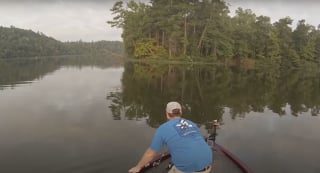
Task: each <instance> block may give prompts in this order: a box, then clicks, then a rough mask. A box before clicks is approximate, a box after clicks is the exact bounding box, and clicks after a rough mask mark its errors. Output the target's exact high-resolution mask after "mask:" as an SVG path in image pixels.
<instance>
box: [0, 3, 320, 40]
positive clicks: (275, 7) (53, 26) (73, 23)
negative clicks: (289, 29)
mask: <svg viewBox="0 0 320 173" xmlns="http://www.w3.org/2000/svg"><path fill="white" fill-rule="evenodd" d="M145 1H148V0H145ZM114 2H115V0H110V1H108V0H0V26H6V27H9V26H11V25H12V26H15V27H18V28H23V29H31V30H33V31H35V32H37V31H40V32H42V33H44V34H45V35H48V36H51V37H53V38H55V39H57V40H60V41H77V40H83V41H97V40H120V41H121V40H122V39H121V30H120V29H116V28H111V27H110V26H109V25H108V24H107V23H106V21H108V20H111V19H112V16H111V12H110V10H109V9H110V8H111V7H112V5H113V3H114ZM227 2H228V3H229V4H230V6H229V8H230V11H231V15H232V14H234V11H235V9H237V8H238V7H243V8H244V9H247V8H250V9H252V11H253V12H254V13H255V14H257V15H265V16H269V17H271V19H272V22H275V21H277V20H278V19H280V18H283V17H286V16H290V17H291V18H292V19H294V22H295V23H296V22H297V21H298V20H300V19H306V22H307V23H308V24H311V25H313V26H318V25H319V24H320V17H319V10H320V0H319V1H317V0H301V1H299V0H269V1H267V0H227Z"/></svg>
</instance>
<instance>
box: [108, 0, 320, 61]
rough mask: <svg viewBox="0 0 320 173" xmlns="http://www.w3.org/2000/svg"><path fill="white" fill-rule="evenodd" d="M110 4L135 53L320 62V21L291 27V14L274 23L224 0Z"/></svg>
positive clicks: (128, 49) (139, 55)
mask: <svg viewBox="0 0 320 173" xmlns="http://www.w3.org/2000/svg"><path fill="white" fill-rule="evenodd" d="M110 10H111V11H112V13H113V15H114V18H113V20H111V21H108V23H109V24H110V25H111V26H113V27H118V28H121V29H122V30H123V33H122V37H123V41H124V46H125V50H126V52H127V54H128V55H130V56H134V57H136V58H148V57H153V58H155V57H162V58H163V57H167V58H171V59H173V58H177V57H181V58H183V59H191V60H192V59H196V57H197V58H199V57H200V58H201V59H204V60H210V61H217V60H219V61H224V62H226V61H230V60H239V61H241V60H246V59H247V60H253V61H257V60H259V61H260V60H261V61H265V62H271V63H277V64H281V65H285V66H299V65H301V64H304V63H308V62H311V63H320V30H319V27H317V28H316V27H314V26H312V25H309V24H307V23H306V21H305V20H300V21H298V24H297V26H296V28H294V29H293V28H292V24H293V20H292V19H291V18H290V17H284V18H281V19H279V20H278V21H276V22H274V23H271V19H270V17H268V16H262V15H261V16H257V15H256V14H254V13H253V12H252V10H250V9H242V8H238V9H237V10H236V12H235V15H234V16H231V15H229V13H230V11H229V8H228V5H227V4H226V2H225V1H223V0H201V1H200V0H174V1H173V0H151V1H150V3H143V2H135V1H133V0H131V1H129V2H127V3H124V2H123V1H117V2H115V4H114V6H113V8H112V9H110ZM319 26H320V25H319Z"/></svg>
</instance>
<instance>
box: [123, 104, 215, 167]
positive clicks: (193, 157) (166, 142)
mask: <svg viewBox="0 0 320 173" xmlns="http://www.w3.org/2000/svg"><path fill="white" fill-rule="evenodd" d="M166 116H167V119H168V121H167V122H166V123H164V124H162V125H161V126H160V127H159V128H158V129H157V131H156V133H155V135H154V137H153V140H152V142H151V145H150V147H149V148H148V149H147V150H146V151H145V153H144V155H143V157H142V158H141V160H140V161H139V163H138V164H137V165H136V166H135V167H133V168H131V169H130V170H129V173H135V172H139V171H140V169H141V168H142V167H143V166H144V165H145V164H147V163H148V162H149V161H151V160H152V159H153V158H154V157H155V156H157V155H158V153H159V152H160V151H161V149H162V148H163V146H167V148H168V150H169V153H170V154H171V160H172V162H173V164H174V166H173V167H172V168H171V169H170V170H169V173H184V172H185V173H191V172H201V173H208V172H210V171H211V165H212V163H213V158H212V150H211V148H210V146H209V145H208V144H207V143H206V142H205V140H204V139H203V136H202V134H201V132H200V130H199V128H198V127H197V125H196V124H195V123H193V122H192V121H190V120H187V119H184V118H182V109H181V105H180V104H179V103H178V102H169V103H168V104H167V107H166Z"/></svg>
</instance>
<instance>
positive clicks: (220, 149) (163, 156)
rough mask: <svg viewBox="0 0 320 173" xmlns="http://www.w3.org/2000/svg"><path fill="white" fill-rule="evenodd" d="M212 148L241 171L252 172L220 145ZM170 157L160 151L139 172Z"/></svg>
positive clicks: (244, 172)
mask: <svg viewBox="0 0 320 173" xmlns="http://www.w3.org/2000/svg"><path fill="white" fill-rule="evenodd" d="M211 147H212V149H213V150H216V151H217V150H219V151H221V153H223V154H224V155H225V156H226V157H227V158H229V159H230V160H231V161H232V162H233V163H234V164H236V166H237V167H238V168H239V169H241V170H242V172H243V173H253V171H252V170H251V169H250V168H249V167H248V166H247V165H246V164H245V163H244V162H243V161H241V160H240V159H239V158H238V157H237V156H236V155H234V154H232V153H231V152H230V151H228V150H227V149H225V148H224V147H222V146H221V145H219V144H217V143H214V144H212V145H211ZM170 157H171V155H170V153H169V152H165V153H162V154H160V155H158V156H157V157H156V158H154V159H153V160H151V161H150V162H149V163H147V164H146V165H144V166H143V167H142V169H141V170H140V172H139V173H143V172H145V171H147V170H149V169H151V168H154V167H157V166H158V165H160V164H161V162H163V161H165V160H167V159H169V158H170Z"/></svg>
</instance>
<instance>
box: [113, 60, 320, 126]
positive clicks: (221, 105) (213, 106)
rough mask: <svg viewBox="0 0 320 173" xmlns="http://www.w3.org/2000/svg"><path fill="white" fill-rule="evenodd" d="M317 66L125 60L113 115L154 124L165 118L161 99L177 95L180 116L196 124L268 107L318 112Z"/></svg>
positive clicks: (288, 111)
mask: <svg viewBox="0 0 320 173" xmlns="http://www.w3.org/2000/svg"><path fill="white" fill-rule="evenodd" d="M319 76H320V73H319V71H311V70H309V71H307V70H296V71H283V70H280V69H276V68H265V69H243V68H227V67H216V66H212V65H183V64H177V65H172V64H154V63H153V64H149V63H127V64H125V70H124V73H123V76H122V87H123V88H122V89H121V90H118V91H116V92H111V93H109V94H108V96H107V99H108V100H111V101H112V104H111V105H110V109H111V111H112V113H113V117H114V119H115V120H120V119H124V118H125V119H142V118H147V123H148V124H149V125H150V126H152V127H157V126H158V125H159V124H161V123H163V122H164V121H165V116H159V115H163V114H164V107H165V104H166V103H167V102H168V101H170V100H177V101H180V102H181V103H182V104H183V108H184V115H185V116H186V117H187V118H189V119H192V120H193V121H195V122H197V123H200V124H202V123H206V122H208V121H210V120H213V119H221V117H222V115H223V114H224V110H225V108H229V110H230V115H231V116H232V118H236V117H245V116H246V115H247V114H248V113H250V112H264V111H265V110H266V109H268V110H271V111H272V112H274V113H276V114H278V115H279V116H283V115H293V116H298V115H299V114H301V113H310V115H312V116H317V115H319V113H320V97H318V96H319V95H320V90H319V88H320V78H319Z"/></svg>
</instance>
